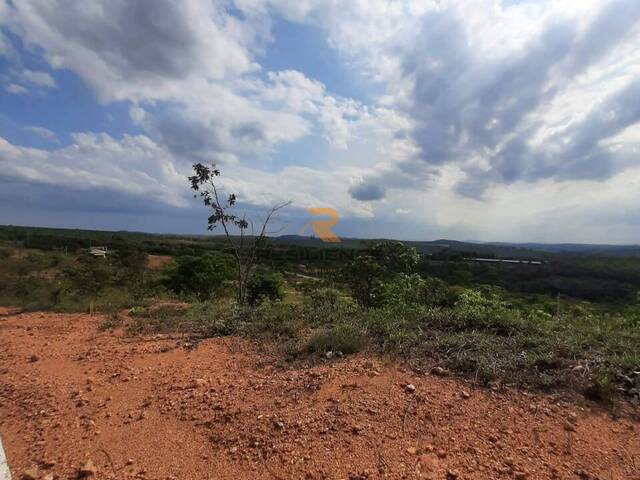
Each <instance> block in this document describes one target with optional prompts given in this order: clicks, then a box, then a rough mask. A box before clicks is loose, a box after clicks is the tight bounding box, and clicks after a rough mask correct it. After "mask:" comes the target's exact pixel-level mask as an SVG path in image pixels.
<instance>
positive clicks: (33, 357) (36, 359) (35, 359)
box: [29, 353, 40, 363]
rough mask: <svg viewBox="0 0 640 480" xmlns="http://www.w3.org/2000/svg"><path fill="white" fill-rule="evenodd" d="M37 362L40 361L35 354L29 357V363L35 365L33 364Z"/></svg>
mask: <svg viewBox="0 0 640 480" xmlns="http://www.w3.org/2000/svg"><path fill="white" fill-rule="evenodd" d="M38 360H40V357H39V356H38V355H36V354H35V353H34V354H33V355H31V356H30V357H29V361H30V362H31V363H35V362H37V361H38Z"/></svg>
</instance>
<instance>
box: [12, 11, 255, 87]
mask: <svg viewBox="0 0 640 480" xmlns="http://www.w3.org/2000/svg"><path fill="white" fill-rule="evenodd" d="M232 21H235V20H231V17H230V16H229V15H228V14H227V13H226V11H225V10H224V9H223V7H221V6H220V5H217V4H214V3H210V2H206V1H200V0H185V1H181V2H175V1H172V0H136V1H126V0H93V1H91V2H77V1H75V0H23V1H21V2H15V3H14V4H13V6H12V7H11V8H10V9H9V13H8V15H6V19H4V23H5V25H4V26H5V27H7V28H9V29H11V30H12V31H13V32H14V33H16V34H17V35H19V36H21V37H22V38H23V40H24V41H25V43H26V44H27V45H29V46H33V45H38V46H40V47H42V48H43V50H44V52H45V56H46V58H47V59H48V60H49V62H50V63H51V64H52V66H54V67H56V68H60V67H66V68H69V69H71V70H73V71H74V72H75V73H77V74H78V75H80V76H81V77H82V78H83V79H84V80H85V81H87V82H88V83H89V84H90V85H91V86H92V87H93V88H94V89H95V90H96V91H97V93H98V94H99V95H100V97H101V98H102V99H104V100H114V99H116V100H121V99H127V98H136V99H139V98H146V97H152V98H153V97H154V96H162V95H161V94H162V93H164V87H167V88H168V86H169V85H170V84H171V82H174V81H176V80H181V79H184V78H187V77H190V76H192V75H201V76H204V77H207V78H224V77H225V76H227V75H228V74H229V73H231V74H235V73H241V72H244V71H247V70H249V69H251V68H253V64H252V62H251V59H250V56H249V53H248V50H247V45H246V44H248V43H251V41H252V40H251V35H250V34H247V32H244V31H241V30H242V29H241V28H232V29H230V30H229V31H227V30H226V26H227V25H228V23H229V22H232ZM36 80H40V81H43V78H42V77H41V76H40V78H38V79H36Z"/></svg>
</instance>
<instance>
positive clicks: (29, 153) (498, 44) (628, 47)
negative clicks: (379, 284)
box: [0, 0, 640, 238]
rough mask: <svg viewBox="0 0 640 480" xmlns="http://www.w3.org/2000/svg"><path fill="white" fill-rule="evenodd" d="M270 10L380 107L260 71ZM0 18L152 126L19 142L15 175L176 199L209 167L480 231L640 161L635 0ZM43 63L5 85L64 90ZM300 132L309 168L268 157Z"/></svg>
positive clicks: (262, 201)
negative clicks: (310, 36) (55, 143)
mask: <svg viewBox="0 0 640 480" xmlns="http://www.w3.org/2000/svg"><path fill="white" fill-rule="evenodd" d="M275 17H277V18H278V19H279V21H281V20H282V19H285V20H286V21H290V22H296V23H303V24H313V26H314V28H316V29H320V30H319V31H322V32H324V34H325V35H326V39H327V43H328V45H330V46H331V48H334V49H335V50H336V51H337V52H339V54H340V56H341V57H340V58H341V59H342V60H343V61H344V62H345V63H346V64H348V66H349V68H350V69H351V70H353V71H354V72H355V74H356V75H357V78H358V80H359V81H361V82H362V85H363V88H366V89H367V90H368V93H369V94H370V95H369V96H370V97H371V98H373V100H372V101H371V102H369V104H364V103H362V102H358V101H355V100H353V99H351V98H344V97H341V96H339V95H336V94H335V93H334V92H331V91H330V90H328V89H327V87H326V86H325V84H324V83H323V82H322V81H321V79H320V78H313V76H312V73H311V72H306V71H305V72H302V71H296V70H293V69H291V70H283V71H276V72H269V71H267V70H265V69H264V68H263V67H262V66H261V65H260V61H261V59H262V58H263V57H262V56H261V54H262V53H264V52H265V51H267V50H268V49H269V46H270V41H271V36H272V35H271V26H272V19H273V18H275ZM0 25H1V26H2V28H3V29H4V30H5V31H10V32H11V35H10V36H7V37H0V55H2V54H5V55H6V54H7V53H6V52H9V50H13V48H12V47H11V45H10V43H11V42H10V41H9V40H8V38H17V37H19V38H20V39H21V43H22V45H24V46H26V48H28V49H31V50H32V53H33V54H35V55H43V57H44V59H45V60H46V61H47V62H48V63H49V66H50V67H51V68H52V69H68V70H70V71H72V72H74V73H75V74H76V75H77V76H78V77H79V78H81V79H82V80H83V81H84V82H85V83H86V84H87V85H88V86H89V87H91V89H92V90H93V91H94V92H95V94H96V96H97V98H98V99H99V100H100V101H101V102H102V103H105V104H108V103H111V102H116V101H122V102H126V104H127V107H128V108H129V113H130V117H131V119H132V121H133V122H134V123H135V124H136V125H137V126H138V127H139V129H140V130H141V131H142V132H144V135H124V136H123V137H122V138H113V137H111V136H108V135H106V136H104V135H101V134H88V133H86V134H76V135H75V136H74V137H73V139H72V142H71V144H70V145H68V146H65V147H63V148H56V149H52V150H50V151H47V150H39V149H29V148H25V147H20V146H17V145H12V144H10V143H9V142H6V141H5V142H4V143H2V148H1V149H0V154H1V155H2V157H0V162H3V170H6V171H7V172H9V173H10V174H11V175H13V176H14V177H16V178H18V177H19V178H22V179H29V180H32V181H36V182H49V183H50V184H52V185H61V186H69V187H71V186H73V188H83V187H82V186H83V185H91V186H92V188H104V189H107V190H110V191H111V190H114V191H118V192H122V193H123V194H124V193H126V194H127V195H143V196H147V197H151V198H153V199H155V200H157V201H159V202H162V203H164V204H167V205H171V206H181V205H187V204H186V203H185V201H186V200H185V193H184V190H185V186H184V178H183V177H184V175H185V174H186V173H188V169H189V165H190V163H192V162H194V161H213V162H217V163H222V164H224V168H223V171H224V172H225V175H226V178H225V182H227V183H226V184H225V186H226V187H228V188H230V189H232V190H234V191H238V192H239V193H240V194H242V195H243V197H244V198H245V199H246V200H247V202H249V203H251V204H252V205H267V204H270V203H271V201H279V200H288V199H293V200H295V201H296V202H297V203H298V204H299V205H300V206H309V207H318V206H332V207H334V208H338V209H339V211H340V212H341V215H352V216H354V217H371V216H373V215H377V216H382V217H389V218H396V217H397V216H398V215H399V214H402V213H404V212H406V211H409V210H410V211H412V212H416V211H417V210H415V208H414V207H415V204H416V203H419V204H420V205H428V207H429V208H428V215H429V216H428V217H425V218H423V219H422V221H423V222H425V224H427V223H428V224H429V225H434V226H439V227H441V228H443V229H445V230H446V231H448V232H454V233H456V234H458V235H467V238H472V236H474V235H476V238H478V237H477V232H479V231H480V230H479V229H480V228H481V226H482V225H487V224H491V223H492V222H495V219H496V218H499V217H500V215H503V216H504V217H509V212H510V211H511V210H514V209H512V207H510V206H509V204H508V202H507V201H506V200H504V199H511V200H513V201H516V202H519V205H520V207H519V208H518V209H515V210H514V211H517V212H518V215H523V214H527V215H530V216H532V218H534V217H535V218H538V217H536V215H540V218H543V217H544V215H545V213H544V212H542V211H541V210H537V209H535V208H532V207H531V208H528V206H527V205H526V200H525V199H526V198H527V197H526V195H527V194H529V193H532V192H533V193H535V194H538V195H542V196H544V193H542V192H544V191H552V192H554V193H553V195H548V197H549V198H554V199H555V200H557V201H558V202H559V204H561V205H563V207H562V208H571V205H572V203H571V199H570V198H569V197H568V196H563V195H564V194H563V193H561V192H568V191H570V192H572V194H573V195H576V196H580V195H581V192H583V189H591V188H595V187H594V185H595V184H598V185H602V189H603V190H606V191H610V186H611V185H617V186H620V184H621V182H622V180H621V178H623V177H621V175H623V174H624V173H629V172H634V169H635V168H636V165H637V159H638V151H639V150H638V149H639V146H640V138H638V137H639V136H638V134H637V130H638V129H637V125H638V122H639V121H640V107H639V105H640V82H638V80H636V79H637V78H640V3H639V2H637V0H564V1H561V2H559V1H554V0H542V1H536V2H503V1H499V0H477V1H473V2H468V1H460V0H432V1H431V0H426V1H424V0H420V1H414V0H400V1H398V0H370V1H367V2H360V1H353V0H327V1H306V0H303V1H296V2H293V1H288V0H220V1H217V0H187V1H185V2H171V1H169V0H140V1H137V2H127V1H125V0H108V1H107V0H96V1H94V2H75V1H72V0H21V1H20V2H11V3H9V2H7V1H6V0H0ZM7 42H8V43H7ZM7 45H9V47H11V48H9V47H7ZM3 52H4V53H3ZM41 70H44V69H42V68H41V67H38V70H30V69H26V68H24V67H23V66H22V64H21V63H20V62H16V63H15V68H13V69H12V71H11V73H9V74H7V75H6V76H5V77H4V78H3V81H4V83H5V89H6V90H7V91H9V92H10V93H14V94H25V95H26V94H28V93H30V92H34V91H35V92H38V93H41V92H42V91H43V90H42V89H44V88H52V87H55V86H56V82H55V79H54V78H53V77H52V76H51V74H50V73H48V72H45V71H41ZM314 73H318V74H321V73H322V72H314ZM32 131H33V132H34V133H36V134H38V132H36V131H35V130H32ZM40 134H41V135H42V132H41V133H40ZM44 135H46V134H44ZM295 142H300V143H301V144H302V143H304V145H305V147H301V149H303V150H304V148H306V147H307V146H308V145H313V147H314V148H309V149H308V150H310V151H311V150H313V151H314V152H312V153H314V154H315V156H314V157H313V158H310V159H307V158H304V159H301V161H300V163H302V161H304V162H305V163H304V164H305V165H306V166H305V167H302V166H300V165H291V163H295V159H294V160H293V161H288V162H282V163H284V165H283V164H282V163H278V161H275V162H274V161H273V160H274V159H278V154H279V151H280V149H281V148H282V147H283V146H284V145H287V144H293V143H295ZM305 142H306V143H305ZM313 142H315V143H313ZM320 142H322V149H321V148H319V147H318V143H320ZM320 150H322V152H323V153H322V157H321V158H320V155H319V154H317V151H320ZM296 153H297V152H296ZM306 154H307V150H304V152H303V155H306ZM311 156H312V155H311V153H310V157H311ZM90 157H91V158H90ZM56 167H57V170H56ZM75 171H78V172H80V174H79V175H75V174H74V173H73V172H75ZM354 179H355V180H354ZM407 192H409V193H407ZM498 196H502V199H499V198H498ZM416 199H420V200H419V201H418V200H416ZM594 201H596V200H594ZM597 201H601V202H603V203H602V204H603V205H608V206H611V208H614V207H613V202H612V201H611V200H610V199H609V198H608V197H607V199H604V198H602V199H597ZM541 203H543V204H545V205H546V206H547V207H548V209H549V210H548V211H552V210H553V209H552V207H551V206H550V205H547V204H546V203H545V202H541ZM435 206H437V209H436V208H435ZM580 208H581V209H582V210H581V211H582V212H585V211H586V207H585V205H583V204H580ZM603 208H604V210H605V211H608V210H607V209H608V208H609V207H603ZM507 210H509V212H506V211H507ZM548 211H547V213H548ZM486 212H489V213H486ZM581 215H585V214H584V213H581ZM585 218H586V217H585ZM394 221H395V220H394ZM511 221H512V225H518V220H517V218H512V219H511ZM536 221H537V220H536ZM483 222H484V223H483ZM543 223H544V222H543V220H540V221H539V222H538V224H540V225H542V224H543ZM576 228H582V229H586V227H585V226H584V225H582V226H576ZM525 230H526V229H523V231H525ZM496 231H497V230H496ZM529 231H530V232H535V229H532V230H529ZM501 233H503V234H505V235H507V234H508V233H509V232H508V231H507V230H503V231H501Z"/></svg>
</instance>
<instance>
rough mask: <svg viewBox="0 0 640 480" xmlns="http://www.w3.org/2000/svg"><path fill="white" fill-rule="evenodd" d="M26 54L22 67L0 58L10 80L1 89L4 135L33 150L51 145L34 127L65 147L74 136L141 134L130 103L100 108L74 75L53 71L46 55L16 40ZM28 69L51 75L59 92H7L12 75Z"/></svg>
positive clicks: (0, 69) (41, 89)
mask: <svg viewBox="0 0 640 480" xmlns="http://www.w3.org/2000/svg"><path fill="white" fill-rule="evenodd" d="M12 40H13V45H14V47H15V48H16V50H18V52H19V54H20V62H19V63H17V62H16V61H14V60H12V59H7V58H4V57H0V72H1V75H2V77H4V81H3V85H2V88H0V105H1V110H0V136H2V137H4V138H6V139H7V140H8V141H10V142H11V143H14V144H17V145H23V146H28V147H44V146H47V145H48V146H51V143H55V142H51V141H48V140H46V139H44V138H42V137H40V136H38V135H37V134H35V133H34V132H33V131H32V130H29V127H33V126H35V127H41V128H46V129H47V130H50V131H52V132H54V133H55V134H56V137H57V139H58V142H59V144H61V145H66V144H68V143H70V142H71V138H70V134H72V133H78V132H104V133H107V134H109V135H111V136H112V137H114V138H119V137H121V136H122V135H123V134H124V133H130V134H137V133H141V131H140V129H139V128H138V127H137V126H136V125H135V124H134V123H133V122H132V120H131V118H130V116H129V107H130V104H129V103H128V102H113V103H109V104H106V105H103V104H100V103H98V99H97V97H96V96H95V94H94V93H93V92H92V91H91V90H90V89H89V87H88V86H87V85H85V84H84V83H83V82H82V81H81V80H80V78H79V77H78V76H77V75H75V74H74V73H72V72H70V71H69V70H64V69H51V68H50V67H49V66H48V64H47V63H46V61H45V60H44V58H42V56H41V54H40V52H37V51H32V50H29V49H25V48H23V46H22V45H21V44H20V42H19V41H16V40H15V37H13V38H12ZM23 69H29V70H36V71H41V72H46V73H48V74H49V75H51V76H52V77H53V79H54V80H55V82H56V86H55V87H54V88H45V87H38V86H35V85H29V84H24V87H25V88H27V89H28V90H29V92H28V93H26V94H19V95H17V94H14V93H10V92H8V91H7V90H6V88H5V87H6V85H8V83H10V81H11V80H9V79H10V78H11V77H12V72H20V71H21V70H23Z"/></svg>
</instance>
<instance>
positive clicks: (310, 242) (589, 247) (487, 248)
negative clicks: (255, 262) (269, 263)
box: [271, 235, 640, 258]
mask: <svg viewBox="0 0 640 480" xmlns="http://www.w3.org/2000/svg"><path fill="white" fill-rule="evenodd" d="M271 240H272V241H273V242H275V243H280V244H288V245H300V246H316V247H323V246H324V247H342V248H366V247H367V246H370V245H372V244H374V243H376V242H379V241H381V240H383V239H382V238H380V239H359V238H341V243H338V244H331V243H323V242H322V241H321V240H320V239H319V238H316V237H305V236H301V235H282V236H280V237H275V238H272V239H271ZM403 243H404V244H405V245H407V246H411V247H414V248H415V249H416V250H417V251H418V252H419V253H423V254H429V253H433V252H436V251H442V250H451V251H453V252H474V253H477V254H479V255H491V256H497V257H512V258H523V257H544V256H545V254H558V253H564V254H575V255H615V256H640V245H606V244H583V243H535V242H527V243H513V242H474V241H467V242H461V241H458V240H447V239H439V240H432V241H403Z"/></svg>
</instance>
